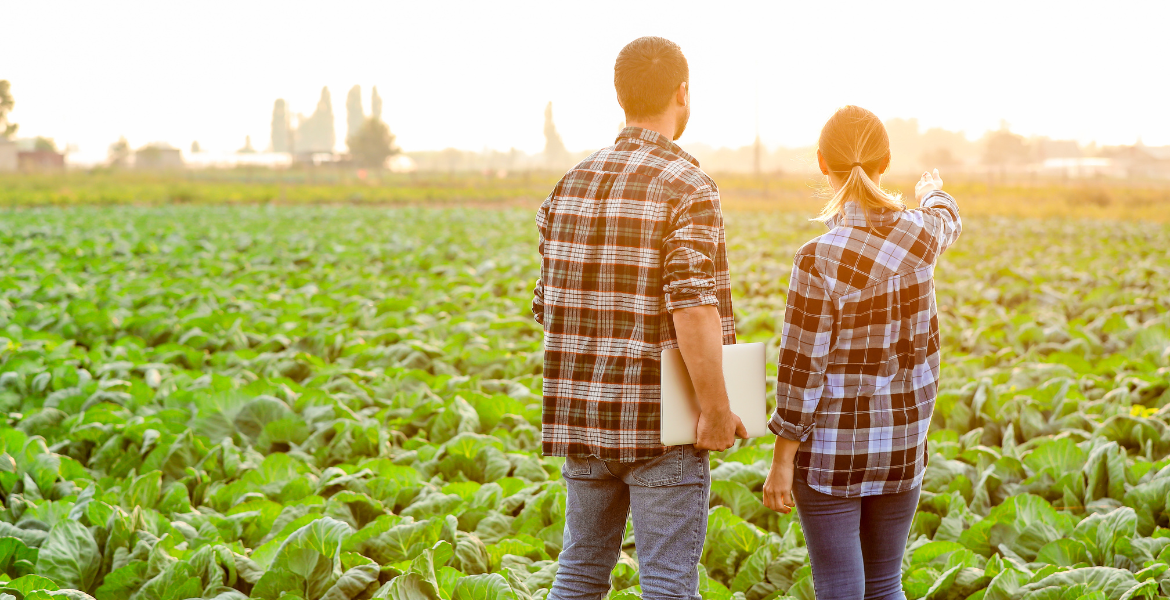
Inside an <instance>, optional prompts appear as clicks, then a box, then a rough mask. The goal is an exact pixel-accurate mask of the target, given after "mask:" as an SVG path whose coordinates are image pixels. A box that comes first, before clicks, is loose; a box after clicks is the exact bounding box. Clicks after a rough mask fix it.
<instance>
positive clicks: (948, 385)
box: [0, 182, 1170, 600]
mask: <svg viewBox="0 0 1170 600" xmlns="http://www.w3.org/2000/svg"><path fill="white" fill-rule="evenodd" d="M530 183H531V185H532V186H534V187H543V186H547V185H548V182H540V183H537V182H530ZM143 185H147V184H145V183H144V184H143ZM202 185H204V184H202V183H199V184H193V187H195V189H203V188H201V187H200V186H202ZM207 185H208V186H216V185H230V186H238V189H244V190H247V189H254V188H255V187H257V186H262V185H268V184H258V183H253V184H249V183H208V184H207ZM350 185H352V184H350ZM354 187H357V186H354ZM728 187H735V185H734V184H732V185H729V186H728ZM207 189H212V188H210V187H209V188H207ZM304 189H306V190H308V189H315V188H313V187H311V186H307V185H306V186H305V188H304ZM741 189H744V190H746V191H750V187H749V186H747V185H742V186H741ZM768 193H772V192H771V190H770V191H769V192H768ZM777 193H778V192H777ZM211 200H214V198H211ZM236 201H240V200H236ZM753 201H754V202H761V203H762V202H768V201H769V200H765V199H764V198H759V199H756V200H753ZM526 202H527V201H526ZM726 217H727V230H728V239H729V240H730V243H729V247H728V255H729V261H730V263H731V268H732V273H733V298H734V302H735V312H736V328H737V331H738V334H739V337H740V339H741V340H743V341H762V342H765V343H766V344H767V346H768V359H769V367H768V371H769V375H770V376H774V375H775V364H774V361H775V359H776V353H777V351H776V342H777V337H778V334H779V331H780V328H781V325H782V323H783V316H784V315H783V308H784V303H785V293H786V291H787V278H788V274H789V272H790V269H791V257H792V255H793V253H794V251H795V250H796V248H797V247H798V246H799V245H800V244H801V243H802V242H803V241H805V240H806V239H808V238H809V237H810V236H812V235H814V234H816V233H818V232H819V231H821V230H822V227H821V226H820V225H819V224H817V223H809V222H808V220H807V218H806V217H805V215H803V214H799V213H790V212H782V211H777V210H773V211H769V212H760V211H752V210H742V209H738V208H734V207H731V208H728V210H727V211H726ZM964 220H965V231H964V233H963V235H962V238H961V239H960V240H959V242H958V243H957V244H956V245H955V246H954V247H953V248H952V249H950V250H949V251H948V252H947V253H946V254H945V255H944V256H943V259H942V261H941V263H940V265H939V267H938V282H939V286H938V287H939V291H938V300H939V310H940V320H941V323H942V332H943V336H942V344H943V361H944V365H943V371H942V381H941V390H940V394H939V396H938V401H937V407H936V412H935V416H934V419H933V421H932V424H931V433H930V446H929V449H930V453H931V457H930V466H929V467H928V470H927V474H926V478H925V481H924V482H923V494H922V499H921V502H920V504H919V511H918V513H917V515H916V517H915V519H914V525H913V529H912V531H911V534H910V539H909V542H908V547H907V549H908V552H907V553H906V558H905V561H904V565H903V566H904V583H905V586H906V591H907V595H908V597H909V598H911V599H918V598H932V599H935V598H937V599H944V600H950V599H954V600H964V599H973V600H977V599H980V598H982V599H984V600H991V599H1007V598H1025V599H1026V600H1056V599H1061V600H1063V599H1066V598H1067V599H1068V600H1078V599H1081V600H1105V599H1108V600H1119V599H1121V598H1126V599H1136V598H1155V597H1164V596H1167V595H1170V573H1168V572H1167V568H1168V564H1170V515H1168V512H1167V511H1168V510H1170V304H1168V302H1170V260H1168V255H1167V248H1170V228H1168V227H1166V226H1164V225H1159V224H1152V223H1140V222H1136V223H1135V222H1121V221H1115V222H1103V223H1098V222H1073V221H1064V220H1027V221H1021V220H1019V219H1013V218H1006V217H1000V216H972V215H970V214H965V217H964ZM535 237H536V235H535V231H534V229H533V223H532V212H531V210H530V208H529V207H527V206H526V207H524V208H520V207H500V208H498V209H492V210H478V209H474V208H469V207H466V206H464V207H455V208H443V209H434V208H421V207H394V208H374V207H366V206H347V205H340V206H272V205H267V206H265V205H246V206H232V205H225V204H223V203H218V204H211V203H209V204H207V205H184V206H175V205H167V206H157V207H137V206H106V207H75V208H70V209H67V210H60V209H55V208H48V209H42V208H31V209H28V210H13V211H6V213H5V215H4V218H3V219H0V261H2V262H0V264H2V265H3V266H4V268H3V269H2V270H0V500H2V502H0V593H7V592H9V591H12V590H15V592H16V593H13V594H11V596H12V597H16V598H23V599H24V600H33V599H35V600H49V596H48V593H49V592H47V591H43V592H41V591H33V590H54V589H57V588H58V587H60V588H69V589H76V590H82V591H84V592H87V593H88V594H91V595H93V596H95V597H96V598H97V599H98V600H127V599H129V600H147V599H151V600H153V599H158V600H183V599H186V598H192V597H199V598H209V599H212V598H214V599H217V600H243V599H244V598H257V599H264V600H319V599H321V598H329V599H331V600H332V599H347V600H359V599H361V600H364V599H371V598H373V599H391V598H392V599H395V600H399V599H405V600H543V598H545V596H546V595H547V591H548V587H549V585H550V584H551V582H552V579H553V576H554V574H555V573H556V570H557V562H556V559H557V556H558V553H559V552H560V550H561V547H562V543H563V539H562V533H563V529H564V508H565V489H564V486H563V485H562V484H561V482H560V481H559V479H560V466H561V464H562V460H561V459H556V458H548V457H542V456H541V455H540V451H539V428H540V405H539V394H540V384H541V378H540V377H541V365H542V360H541V358H542V357H541V332H540V329H539V328H538V327H537V325H536V324H535V323H534V322H533V321H532V319H531V317H530V314H529V310H528V304H529V301H530V298H531V289H532V286H533V283H534V281H535V279H536V277H537V271H538V261H537V256H536V252H535ZM769 402H770V403H771V401H769ZM769 441H770V439H769V438H761V439H758V440H753V441H751V442H746V443H745V442H740V443H738V444H737V446H736V447H735V449H733V450H731V451H728V452H724V453H719V454H715V455H713V457H712V467H713V469H712V478H713V479H714V482H713V484H712V494H711V502H712V507H711V512H710V517H709V521H708V522H709V528H708V533H707V540H706V542H707V543H706V547H705V550H704V554H703V556H702V564H703V567H702V571H701V574H702V579H701V581H702V584H701V585H702V595H703V597H704V598H705V599H707V600H791V598H794V599H796V600H813V593H812V579H811V576H810V567H809V564H808V559H807V551H806V550H805V545H804V538H803V534H802V532H801V528H800V525H799V521H798V519H797V518H796V517H795V516H793V515H780V514H778V513H775V512H772V511H770V510H767V509H766V508H765V507H764V506H763V505H762V504H761V500H760V499H761V486H762V483H763V481H764V477H765V475H766V473H767V465H768V462H769V460H770V456H771V455H770V448H769V444H768V442H769ZM628 534H629V532H627V536H626V539H625V541H624V543H623V552H622V555H621V560H620V561H619V563H618V565H617V567H616V568H615V569H614V571H613V574H612V577H611V580H612V582H613V585H614V592H613V593H612V594H611V595H610V600H635V599H636V598H638V592H639V588H638V573H639V570H638V561H637V552H636V548H635V547H634V546H633V543H632V537H631V536H630V535H628ZM10 580H11V581H10ZM17 593H19V594H21V595H19V596H18V595H16V594H17ZM69 594H71V595H69V596H67V597H70V598H85V597H86V596H82V595H79V594H78V593H76V592H70V593H69ZM789 597H791V598H789Z"/></svg>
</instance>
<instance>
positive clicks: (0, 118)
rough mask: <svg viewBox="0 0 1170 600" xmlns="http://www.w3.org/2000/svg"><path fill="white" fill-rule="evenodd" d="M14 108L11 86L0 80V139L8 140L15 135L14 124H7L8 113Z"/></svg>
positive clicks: (4, 80) (5, 80)
mask: <svg viewBox="0 0 1170 600" xmlns="http://www.w3.org/2000/svg"><path fill="white" fill-rule="evenodd" d="M15 106H16V100H14V99H13V98H12V86H11V85H10V84H9V83H8V80H7V79H0V138H3V139H8V138H10V137H12V136H13V135H15V134H16V127H17V125H16V123H9V122H8V113H10V112H12V109H13V108H14V107H15Z"/></svg>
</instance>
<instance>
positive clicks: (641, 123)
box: [626, 115, 675, 141]
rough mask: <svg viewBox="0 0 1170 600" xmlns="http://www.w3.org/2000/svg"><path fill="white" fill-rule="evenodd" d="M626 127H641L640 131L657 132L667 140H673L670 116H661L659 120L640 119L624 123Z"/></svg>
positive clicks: (672, 123)
mask: <svg viewBox="0 0 1170 600" xmlns="http://www.w3.org/2000/svg"><path fill="white" fill-rule="evenodd" d="M626 127H641V128H642V129H649V130H650V131H655V132H658V133H660V134H662V135H664V136H666V139H668V140H672V141H673V140H674V127H675V125H674V119H673V118H671V117H670V116H665V115H664V116H663V117H662V118H660V119H642V120H637V121H626Z"/></svg>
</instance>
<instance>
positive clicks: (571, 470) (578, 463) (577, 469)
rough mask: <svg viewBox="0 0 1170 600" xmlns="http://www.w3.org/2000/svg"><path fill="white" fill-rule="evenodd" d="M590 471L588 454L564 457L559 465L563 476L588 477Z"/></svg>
mask: <svg viewBox="0 0 1170 600" xmlns="http://www.w3.org/2000/svg"><path fill="white" fill-rule="evenodd" d="M589 472H590V466H589V457H588V456H570V457H568V458H566V459H565V465H564V466H563V467H561V475H564V476H565V477H588V476H589Z"/></svg>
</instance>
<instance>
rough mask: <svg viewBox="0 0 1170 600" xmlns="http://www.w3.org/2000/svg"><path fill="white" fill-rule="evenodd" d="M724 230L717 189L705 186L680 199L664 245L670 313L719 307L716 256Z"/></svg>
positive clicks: (664, 287)
mask: <svg viewBox="0 0 1170 600" xmlns="http://www.w3.org/2000/svg"><path fill="white" fill-rule="evenodd" d="M722 229H723V214H722V213H721V212H720V210H719V191H718V190H717V189H715V188H714V187H712V186H703V187H701V188H699V189H697V190H695V191H693V192H691V193H690V194H688V195H686V196H685V197H683V198H682V199H681V200H680V202H679V204H678V206H677V207H676V208H675V210H674V216H673V218H672V220H671V223H670V232H669V233H668V234H667V235H666V238H665V240H664V241H663V246H662V267H663V274H662V281H663V286H662V292H663V293H664V294H665V296H666V310H667V312H674V311H676V310H679V309H682V308H691V307H694V306H705V305H713V306H718V305H719V299H718V298H717V297H716V295H715V285H716V284H715V254H716V252H717V251H718V248H719V232H720V231H722Z"/></svg>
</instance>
